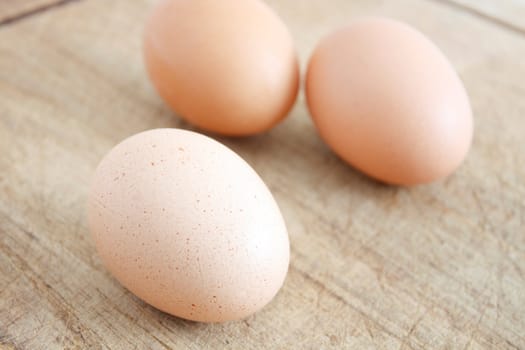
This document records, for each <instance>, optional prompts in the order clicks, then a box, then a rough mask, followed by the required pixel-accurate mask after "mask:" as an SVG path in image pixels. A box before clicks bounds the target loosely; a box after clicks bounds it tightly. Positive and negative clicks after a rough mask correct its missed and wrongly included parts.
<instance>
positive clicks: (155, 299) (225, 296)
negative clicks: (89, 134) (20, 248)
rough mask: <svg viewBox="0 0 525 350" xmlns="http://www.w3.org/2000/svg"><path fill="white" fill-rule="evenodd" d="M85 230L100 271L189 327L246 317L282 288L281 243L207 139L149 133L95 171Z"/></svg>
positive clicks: (270, 208) (233, 158) (269, 202)
mask: <svg viewBox="0 0 525 350" xmlns="http://www.w3.org/2000/svg"><path fill="white" fill-rule="evenodd" d="M89 226H90V230H91V232H92V236H93V238H94V241H95V244H96V248H97V250H98V252H99V255H100V257H101V258H102V260H103V262H104V264H105V266H106V267H107V268H108V270H109V271H110V272H111V273H112V274H113V276H115V277H116V279H117V280H118V281H120V283H122V285H124V286H125V287H126V288H128V289H129V290H130V291H131V292H132V293H134V294H135V295H137V296H138V297H139V298H141V299H142V300H144V301H146V302H147V303H149V304H151V305H153V306H155V307H156V308H158V309H160V310H163V311H165V312H168V313H170V314H173V315H175V316H178V317H182V318H185V319H189V320H195V321H202V322H222V321H227V320H235V319H240V318H244V317H247V316H249V315H251V314H252V313H254V312H256V311H257V310H259V309H261V308H262V307H263V306H264V305H266V304H267V303H268V302H269V301H270V300H271V299H272V298H273V297H274V296H275V295H276V293H277V292H278V290H279V289H280V288H281V286H282V284H283V281H284V279H285V276H286V273H287V270H288V263H289V250H290V248H289V242H288V234H287V231H286V227H285V223H284V221H283V218H282V216H281V213H280V211H279V208H278V206H277V204H276V202H275V200H274V198H273V196H272V194H271V193H270V191H269V190H268V188H267V187H266V185H265V184H264V183H263V181H262V180H261V179H260V177H259V176H258V175H257V174H256V173H255V171H254V170H253V169H252V168H251V167H250V166H249V165H248V164H247V163H246V162H245V161H244V160H242V159H241V158H240V157H239V156H238V155H237V154H236V153H234V152H233V151H231V150H230V149H229V148H227V147H225V146H223V145H222V144H220V143H219V142H216V141H214V140H212V139H211V138H209V137H206V136H203V135H200V134H198V133H195V132H191V131H184V130H180V129H156V130H150V131H146V132H142V133H139V134H136V135H134V136H131V137H130V138H128V139H126V140H124V141H123V142H121V143H120V144H118V145H117V146H115V147H114V148H113V149H112V150H111V151H110V152H109V153H108V154H107V155H106V156H105V157H104V159H103V160H102V161H101V163H100V165H99V166H98V168H97V169H96V172H95V175H94V179H93V184H92V189H91V193H90V198H89Z"/></svg>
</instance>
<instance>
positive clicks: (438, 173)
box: [306, 18, 473, 185]
mask: <svg viewBox="0 0 525 350" xmlns="http://www.w3.org/2000/svg"><path fill="white" fill-rule="evenodd" d="M306 97H307V102H308V107H309V109H310V112H311V115H312V118H313V120H314V123H315V125H316V127H317V129H318V131H319V133H320V135H321V137H322V138H323V139H324V140H325V141H326V143H327V144H328V145H329V146H330V147H331V148H332V150H334V152H335V153H337V154H338V155H339V156H340V157H341V158H342V159H344V160H345V161H347V162H348V163H349V164H351V165H352V166H354V167H355V168H357V169H359V170H361V171H363V172H364V173H366V174H368V175H369V176H371V177H373V178H375V179H377V180H380V181H382V182H386V183H390V184H396V185H415V184H421V183H428V182H432V181H436V180H439V179H442V178H444V177H446V176H448V175H450V174H451V173H452V172H453V171H454V170H455V169H456V168H458V166H459V165H460V164H461V163H462V162H463V160H464V159H465V157H466V155H467V153H468V150H469V148H470V145H471V141H472V133H473V120H472V112H471V107H470V103H469V99H468V96H467V93H466V91H465V88H464V87H463V84H462V82H461V80H460V79H459V77H458V75H457V74H456V72H455V71H454V69H453V67H452V65H451V64H450V63H449V62H448V60H447V59H446V57H445V56H444V55H443V54H442V53H441V52H440V50H439V49H438V48H437V47H436V46H435V45H434V44H433V43H432V42H431V41H430V40H428V39H427V38H426V37H425V36H424V35H423V34H421V33H420V32H418V31H416V30H415V29H413V28H411V27H410V26H408V25H406V24H404V23H401V22H398V21H395V20H391V19H386V18H364V19H360V20H357V21H355V22H353V23H351V24H350V25H348V26H346V27H344V28H342V29H340V30H338V31H335V32H333V33H331V34H329V35H328V36H326V37H325V38H323V39H322V40H321V42H320V43H319V45H318V46H317V48H316V49H315V51H314V52H313V54H312V57H311V59H310V62H309V65H308V72H307V77H306Z"/></svg>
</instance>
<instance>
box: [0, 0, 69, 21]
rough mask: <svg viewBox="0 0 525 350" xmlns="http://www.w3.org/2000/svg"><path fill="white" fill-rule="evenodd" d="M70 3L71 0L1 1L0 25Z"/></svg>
mask: <svg viewBox="0 0 525 350" xmlns="http://www.w3.org/2000/svg"><path fill="white" fill-rule="evenodd" d="M70 1H71V0H16V1H12V0H3V1H0V24H6V23H9V22H12V21H16V20H18V19H20V18H24V17H28V16H30V15H34V14H38V13H40V12H42V11H45V10H47V9H49V8H50V7H54V6H58V5H61V4H64V3H66V2H70Z"/></svg>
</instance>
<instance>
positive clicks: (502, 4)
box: [437, 0, 525, 34]
mask: <svg viewBox="0 0 525 350" xmlns="http://www.w3.org/2000/svg"><path fill="white" fill-rule="evenodd" d="M437 1H444V2H447V3H449V4H454V5H456V6H458V7H459V8H460V9H462V10H464V11H468V12H470V13H472V14H473V15H476V16H480V17H483V18H485V19H486V20H488V21H490V22H493V23H494V24H496V25H500V26H503V27H507V28H509V29H512V30H515V31H517V32H520V33H523V34H525V3H524V2H523V0H498V1H494V0H437Z"/></svg>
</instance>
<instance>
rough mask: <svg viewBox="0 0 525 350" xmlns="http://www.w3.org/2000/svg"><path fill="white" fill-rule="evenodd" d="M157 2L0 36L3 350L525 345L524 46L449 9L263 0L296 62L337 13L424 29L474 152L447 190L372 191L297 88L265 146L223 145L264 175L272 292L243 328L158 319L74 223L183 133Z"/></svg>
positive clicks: (69, 11) (107, 6)
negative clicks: (279, 275)
mask: <svg viewBox="0 0 525 350" xmlns="http://www.w3.org/2000/svg"><path fill="white" fill-rule="evenodd" d="M153 2H154V1H138V0H137V1H128V0H115V1H111V2H109V1H105V0H84V1H81V2H75V3H72V4H70V5H69V6H64V7H60V8H54V9H53V10H52V11H47V12H45V13H41V14H39V15H38V16H33V17H31V18H30V19H28V20H25V21H20V22H17V23H11V24H10V25H8V26H3V27H0V51H1V52H2V54H1V55H0V344H2V345H0V348H6V349H11V348H17V349H18V348H20V349H53V348H82V349H83V348H88V347H92V348H111V349H129V348H141V349H142V348H153V349H170V348H190V349H200V348H210V349H219V348H232V349H239V348H242V349H256V348H298V349H305V348H312V349H319V348H352V349H366V348H369V349H456V348H457V349H463V348H466V349H481V348H498V349H522V348H525V338H524V331H525V317H524V315H525V274H524V270H525V228H524V227H525V180H524V179H525V152H524V150H525V140H524V137H523V132H524V130H525V118H523V115H525V99H524V98H523V96H525V83H524V82H523V81H524V77H525V62H524V61H523V57H525V39H524V37H523V36H521V35H519V33H517V32H515V31H509V30H507V28H505V27H503V26H500V25H498V24H494V23H493V22H490V21H486V20H485V19H483V18H481V17H480V16H472V15H471V14H470V13H468V12H466V11H460V10H458V8H457V7H454V6H450V5H449V4H447V3H442V2H436V1H421V0H396V1H388V2H382V1H375V0H359V1H345V0H332V1H330V2H327V1H325V0H311V1H308V2H298V1H294V0H272V1H270V4H271V5H272V6H273V7H274V8H276V9H277V10H278V11H279V13H280V14H281V15H282V17H283V18H284V19H285V21H286V22H287V23H288V24H289V26H290V29H291V31H292V32H293V35H294V37H295V38H296V41H297V46H298V50H299V52H300V55H301V59H302V62H303V66H304V63H305V62H306V59H307V57H308V55H309V53H310V52H311V49H312V48H313V47H314V45H315V43H316V42H317V40H318V39H319V37H320V36H321V35H322V34H324V33H326V32H328V31H330V30H331V29H333V28H335V27H337V26H339V25H341V24H342V23H344V22H346V21H348V20H349V19H350V18H352V17H354V16H358V15H365V14H384V15H390V16H392V17H396V18H399V19H402V20H405V21H407V22H409V23H411V24H413V25H414V26H416V27H417V28H419V29H421V30H422V31H423V32H424V33H426V34H427V35H428V36H429V37H430V38H432V39H433V40H434V41H435V42H436V43H437V44H438V45H439V46H441V47H442V49H443V50H444V51H445V52H446V54H447V55H448V56H449V57H450V59H451V61H452V62H453V64H454V65H455V66H456V67H457V69H458V71H459V72H460V74H461V76H462V78H463V80H464V82H465V85H466V87H467V89H468V91H469V94H470V96H471V99H472V104H473V108H474V112H475V116H476V117H475V118H476V134H475V140H474V146H473V149H472V152H471V154H470V156H469V158H468V160H467V162H466V164H465V165H464V166H463V167H461V169H460V170H459V171H458V172H457V173H456V174H455V175H454V176H452V177H450V178H449V179H447V180H445V181H443V182H440V183H436V184H433V185H428V186H420V187H416V188H410V189H405V188H394V187H387V186H383V185H380V184H377V183H375V182H373V181H371V180H369V179H367V178H366V177H364V176H362V175H360V174H359V173H357V172H356V171H354V170H352V169H351V168H350V167H348V166H346V165H345V164H343V163H342V162H341V161H339V160H338V159H337V158H336V157H335V156H334V155H333V154H332V153H331V152H330V151H329V150H328V149H327V148H326V146H324V145H323V143H322V142H321V141H320V140H319V138H318V136H317V134H316V132H315V129H314V128H313V126H312V123H311V122H310V120H309V118H308V112H307V110H306V107H305V104H304V99H303V98H302V97H301V98H300V99H299V101H298V104H297V106H296V108H295V109H294V111H293V113H292V114H291V116H290V117H289V118H288V119H287V120H286V121H285V122H284V123H283V124H282V125H280V126H278V127H277V128H275V129H274V130H273V131H272V132H270V133H268V134H267V135H263V136H259V137H254V138H250V139H243V140H231V139H220V140H221V141H223V142H224V143H226V144H227V145H229V146H230V147H232V148H233V149H234V150H236V151H237V152H238V153H239V154H241V155H242V156H243V157H244V158H245V159H246V160H248V162H249V163H251V164H252V165H253V166H254V168H255V169H256V170H257V171H258V172H259V173H260V175H261V176H262V177H263V179H264V180H265V181H266V182H267V183H268V185H269V186H270V188H271V189H272V191H273V192H274V194H275V197H276V199H277V200H278V202H279V204H280V206H281V208H282V211H283V214H284V216H285V218H286V221H287V224H288V227H289V232H290V239H291V244H292V256H291V266H290V272H289V275H288V278H287V280H286V283H285V286H284V288H283V290H282V291H281V292H280V293H279V295H278V296H277V298H276V299H275V300H274V301H273V302H272V303H271V304H270V305H269V306H268V307H266V308H265V309H263V310H262V311H261V312H259V313H258V314H256V315H254V316H253V317H250V318H248V319H247V320H244V321H240V322H232V323H227V324H219V325H205V324H196V323H192V322H187V321H183V320H180V319H177V318H175V317H172V316H169V315H166V314H163V313H161V312H159V311H157V310H155V309H153V308H152V307H149V306H148V305H146V304H144V303H143V302H141V301H140V300H138V299H137V298H135V297H134V296H132V295H131V294H130V293H129V292H127V291H126V290H125V289H124V288H122V287H121V286H120V285H119V284H118V283H117V282H116V281H115V280H114V279H113V278H112V277H111V276H110V275H109V274H108V273H107V271H106V270H105V269H104V268H103V266H102V265H101V262H100V260H99V258H98V257H97V255H96V252H95V249H94V246H93V243H92V241H91V239H90V237H89V234H88V232H87V228H86V222H85V201H86V194H87V189H88V185H89V180H90V177H91V175H92V172H93V170H94V168H95V166H96V164H97V162H98V161H99V160H100V158H101V157H102V156H103V155H104V153H105V152H107V151H108V150H109V149H110V148H111V147H112V146H113V145H114V144H115V143H117V142H118V141H120V140H122V139H123V138H125V137H127V136H129V135H131V134H133V133H136V132H138V131H141V130H145V129H149V128H155V127H185V128H189V126H188V125H186V124H184V123H182V122H180V120H179V119H177V118H176V117H175V116H173V114H172V113H170V112H169V111H168V110H167V109H166V107H165V106H164V105H163V103H162V102H161V101H160V100H159V98H158V97H157V96H156V94H155V93H154V91H153V89H152V87H151V86H150V84H149V83H148V80H147V78H146V75H145V72H144V68H143V65H142V60H141V53H140V44H141V42H140V37H141V30H142V27H141V23H142V22H143V19H144V17H145V14H146V13H147V9H148V8H149V7H150V6H151V4H152V3H153Z"/></svg>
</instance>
